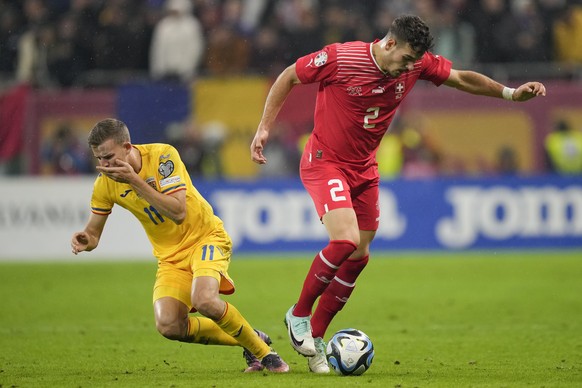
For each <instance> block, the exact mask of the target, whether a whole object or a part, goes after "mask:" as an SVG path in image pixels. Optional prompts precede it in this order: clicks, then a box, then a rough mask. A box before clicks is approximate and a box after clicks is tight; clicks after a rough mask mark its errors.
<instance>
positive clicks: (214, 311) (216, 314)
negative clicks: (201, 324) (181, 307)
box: [193, 298, 224, 320]
mask: <svg viewBox="0 0 582 388" xmlns="http://www.w3.org/2000/svg"><path fill="white" fill-rule="evenodd" d="M193 307H194V308H195V309H196V310H197V311H198V312H199V313H200V314H202V315H204V316H205V317H208V318H210V319H214V320H218V319H220V317H222V314H223V313H224V303H222V301H221V300H220V298H201V299H198V300H195V301H193Z"/></svg>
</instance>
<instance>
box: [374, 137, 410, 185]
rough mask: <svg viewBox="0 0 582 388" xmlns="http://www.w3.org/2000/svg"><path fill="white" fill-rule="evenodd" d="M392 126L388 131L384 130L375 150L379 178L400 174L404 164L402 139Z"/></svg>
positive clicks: (395, 176) (388, 177)
mask: <svg viewBox="0 0 582 388" xmlns="http://www.w3.org/2000/svg"><path fill="white" fill-rule="evenodd" d="M395 128H396V127H395V126H393V128H391V130H390V131H388V132H386V134H385V135H384V138H383V139H382V142H381V143H380V146H379V147H378V151H377V152H376V161H377V162H378V173H379V174H380V177H381V178H385V179H394V178H397V177H399V176H400V175H401V173H402V166H403V164H404V154H403V150H402V148H403V146H402V141H401V139H400V136H399V133H397V132H396V131H394V129H395Z"/></svg>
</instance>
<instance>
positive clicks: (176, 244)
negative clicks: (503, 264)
mask: <svg viewBox="0 0 582 388" xmlns="http://www.w3.org/2000/svg"><path fill="white" fill-rule="evenodd" d="M133 147H135V148H136V149H137V150H138V151H139V152H140V154H141V161H142V168H141V171H140V172H139V173H138V175H139V176H140V177H141V178H142V179H143V180H144V181H146V182H147V183H148V184H149V185H150V186H151V187H153V188H154V189H156V190H157V191H159V192H160V193H162V194H166V195H167V194H172V193H175V192H177V191H179V190H186V219H185V220H184V222H183V223H182V224H180V225H177V224H176V223H174V222H173V221H172V220H169V219H167V218H165V217H164V216H163V215H162V214H160V213H159V212H158V211H157V210H156V209H155V208H154V207H153V206H152V205H150V204H149V203H148V202H147V201H146V200H145V199H143V198H141V197H140V196H138V194H137V193H136V192H135V190H133V188H132V187H131V185H129V184H127V183H119V182H116V181H114V180H113V179H110V178H108V177H107V176H105V175H103V174H99V176H98V177H97V179H96V180H95V184H94V186H93V195H92V197H91V211H92V212H93V213H95V214H101V215H108V214H110V213H111V211H112V209H113V205H114V204H118V205H119V206H121V207H124V208H125V209H127V210H129V211H130V212H131V213H132V214H133V215H134V216H135V217H136V218H137V219H138V220H139V222H140V223H141V224H142V226H143V228H144V229H145V232H146V234H147V236H148V239H149V240H150V242H151V244H152V247H153V254H154V256H156V257H157V259H158V260H159V261H175V260H176V261H179V260H182V258H183V257H184V255H183V253H184V252H185V251H189V250H192V249H193V248H194V247H195V246H196V245H197V243H198V242H200V241H201V240H204V238H205V237H208V236H211V235H219V236H223V237H226V238H228V235H227V234H226V231H225V230H224V225H223V223H222V220H220V218H218V217H217V216H216V215H215V214H214V211H213V209H212V207H211V206H210V204H209V203H208V202H207V201H206V199H204V197H202V195H200V193H199V192H198V190H196V188H195V187H194V185H193V184H192V180H191V179H190V175H189V174H188V172H187V170H186V166H185V165H184V163H183V162H182V159H181V158H180V155H179V153H178V151H177V150H176V149H175V148H174V147H172V146H171V145H169V144H143V145H133ZM229 243H230V241H229Z"/></svg>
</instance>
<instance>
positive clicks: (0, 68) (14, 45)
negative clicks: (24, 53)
mask: <svg viewBox="0 0 582 388" xmlns="http://www.w3.org/2000/svg"><path fill="white" fill-rule="evenodd" d="M21 25H22V24H21V20H20V15H19V14H18V12H17V10H16V9H15V8H14V7H13V6H11V5H9V4H0V73H10V74H12V73H13V72H14V70H16V61H17V58H18V39H19V36H20V33H21V31H20V28H21Z"/></svg>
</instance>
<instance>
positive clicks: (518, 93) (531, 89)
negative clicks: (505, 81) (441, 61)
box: [445, 69, 546, 101]
mask: <svg viewBox="0 0 582 388" xmlns="http://www.w3.org/2000/svg"><path fill="white" fill-rule="evenodd" d="M445 85H447V86H449V87H452V88H456V89H459V90H462V91H464V92H467V93H471V94H476V95H479V96H489V97H498V98H504V99H506V100H511V101H527V100H530V99H532V98H534V97H537V96H545V95H546V87H545V86H544V84H542V83H540V82H526V83H524V84H523V85H521V86H519V87H518V88H517V89H513V88H508V87H506V86H504V85H502V84H500V83H499V82H497V81H495V80H493V79H491V78H489V77H487V76H486V75H483V74H481V73H477V72H475V71H470V70H455V69H452V70H451V74H450V75H449V78H448V79H447V80H446V81H445Z"/></svg>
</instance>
